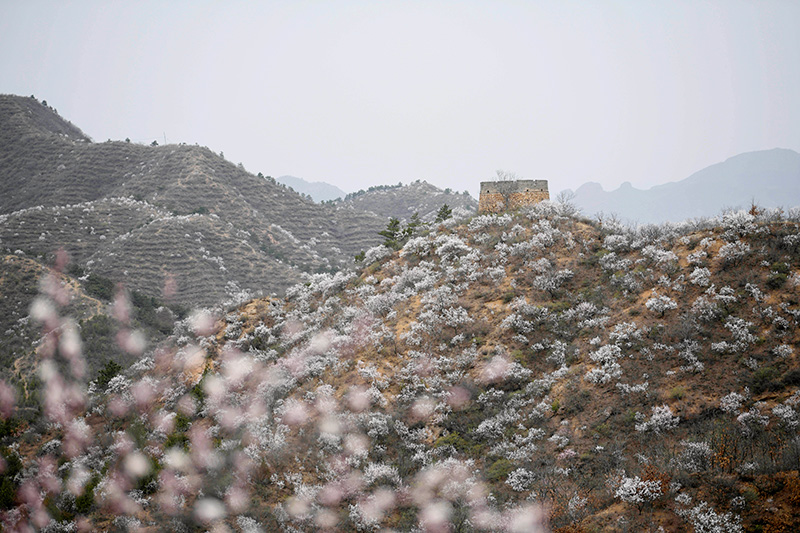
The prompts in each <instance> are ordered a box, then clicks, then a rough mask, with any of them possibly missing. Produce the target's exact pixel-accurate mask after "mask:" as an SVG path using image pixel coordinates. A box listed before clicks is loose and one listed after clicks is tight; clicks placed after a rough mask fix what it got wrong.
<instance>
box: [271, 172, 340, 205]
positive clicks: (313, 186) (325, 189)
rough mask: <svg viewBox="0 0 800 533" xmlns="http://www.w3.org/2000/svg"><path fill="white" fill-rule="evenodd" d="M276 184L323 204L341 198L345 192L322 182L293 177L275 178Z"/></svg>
mask: <svg viewBox="0 0 800 533" xmlns="http://www.w3.org/2000/svg"><path fill="white" fill-rule="evenodd" d="M277 180H278V183H283V184H284V185H286V186H288V187H291V188H292V189H294V190H295V191H297V192H299V193H300V194H305V195H307V196H310V197H311V198H312V199H313V200H314V201H315V202H325V201H327V200H335V199H337V198H342V197H343V196H344V195H345V192H344V191H343V190H342V189H340V188H339V187H337V186H335V185H331V184H330V183H325V182H324V181H314V182H308V181H306V180H304V179H302V178H296V177H294V176H281V177H279V178H277Z"/></svg>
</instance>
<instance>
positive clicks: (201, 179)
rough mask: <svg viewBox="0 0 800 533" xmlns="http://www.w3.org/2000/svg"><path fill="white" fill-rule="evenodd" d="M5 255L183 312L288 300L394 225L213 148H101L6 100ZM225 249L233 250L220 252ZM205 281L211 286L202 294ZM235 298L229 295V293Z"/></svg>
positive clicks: (40, 108)
mask: <svg viewBox="0 0 800 533" xmlns="http://www.w3.org/2000/svg"><path fill="white" fill-rule="evenodd" d="M0 184H1V185H2V189H3V191H4V192H5V194H3V195H2V196H0V246H2V247H3V248H4V249H5V250H7V251H9V252H11V251H14V250H17V249H19V250H23V251H24V252H25V253H29V254H32V255H46V254H52V253H53V252H54V251H55V250H57V249H58V248H60V247H63V248H64V249H66V250H67V252H69V254H70V255H71V256H73V258H74V259H75V260H77V261H79V262H81V263H82V264H84V265H85V266H87V267H88V268H89V269H90V270H96V271H97V273H98V274H101V275H103V276H106V277H109V278H111V279H113V280H116V281H123V280H125V281H126V282H131V283H133V286H134V288H136V289H138V290H141V291H144V292H146V293H147V294H149V295H151V296H159V297H160V296H161V294H162V289H163V287H164V283H165V281H167V280H175V282H176V283H177V286H178V290H177V294H176V295H175V298H176V299H177V300H178V301H180V302H181V303H187V304H201V305H211V304H213V303H215V302H218V301H219V300H220V299H222V298H225V297H229V296H230V292H231V287H233V289H232V290H234V291H237V290H238V289H236V288H237V287H238V288H239V289H241V290H247V291H251V292H256V291H263V292H266V293H270V292H273V291H274V292H281V291H282V290H284V289H285V288H286V287H287V286H289V285H291V284H293V283H296V282H297V281H299V280H300V275H301V273H303V272H318V271H329V270H338V269H339V268H341V267H343V266H345V265H348V264H351V263H352V258H353V256H354V254H355V253H357V252H359V251H360V250H362V249H364V248H368V247H369V246H372V245H374V244H375V243H377V242H378V241H379V237H378V236H377V232H378V231H379V230H380V229H382V227H383V226H385V220H384V219H382V218H379V217H376V216H373V215H370V214H368V213H363V212H360V211H356V210H352V209H346V208H338V209H337V208H334V207H332V206H320V205H317V204H315V203H314V202H312V201H311V200H309V199H306V198H304V197H302V196H300V195H299V194H297V193H295V192H293V191H290V190H289V189H287V188H286V187H285V186H282V185H279V184H278V183H277V182H275V180H274V179H272V178H269V177H263V176H262V175H260V174H259V175H253V174H251V173H249V172H247V171H245V170H244V169H243V168H241V167H237V166H235V165H233V164H231V163H230V162H228V161H225V160H224V159H223V158H222V157H220V156H218V155H216V154H214V153H213V152H211V151H210V150H208V149H207V148H201V147H198V146H186V145H168V146H142V145H138V144H133V143H128V142H111V141H109V142H103V143H93V142H91V141H90V140H89V139H88V138H86V136H84V135H83V134H81V133H80V131H79V130H77V128H75V127H74V126H72V125H70V124H69V123H67V122H65V121H64V120H62V119H61V118H60V117H58V116H57V115H56V114H55V113H54V112H53V110H52V109H50V108H48V107H45V106H44V105H42V104H40V103H39V102H37V101H36V100H34V99H32V98H23V97H17V96H8V95H4V96H0ZM209 241H213V242H214V243H217V244H216V246H217V247H218V246H220V245H221V243H222V242H223V241H224V242H227V243H233V246H228V245H227V244H226V245H225V250H224V251H223V250H211V247H213V246H215V244H208V242H209ZM197 280H202V283H203V285H200V286H198V285H197V284H196V281H197ZM226 287H227V289H226Z"/></svg>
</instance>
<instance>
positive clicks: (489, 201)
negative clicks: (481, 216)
mask: <svg viewBox="0 0 800 533" xmlns="http://www.w3.org/2000/svg"><path fill="white" fill-rule="evenodd" d="M549 199H550V193H549V191H548V189H547V180H517V181H483V182H481V195H480V200H479V201H478V213H502V212H504V211H514V210H516V209H520V208H522V207H526V206H529V205H533V204H537V203H539V202H541V201H542V200H549Z"/></svg>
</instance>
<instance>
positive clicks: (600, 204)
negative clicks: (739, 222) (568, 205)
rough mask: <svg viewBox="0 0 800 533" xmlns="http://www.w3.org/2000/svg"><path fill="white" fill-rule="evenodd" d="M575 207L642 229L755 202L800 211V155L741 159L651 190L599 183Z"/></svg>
mask: <svg viewBox="0 0 800 533" xmlns="http://www.w3.org/2000/svg"><path fill="white" fill-rule="evenodd" d="M574 201H575V203H576V204H577V205H578V206H580V207H581V209H582V210H583V212H584V213H586V214H588V215H590V216H593V215H595V214H596V213H601V212H602V213H604V214H605V215H609V214H611V213H615V214H617V215H618V216H620V217H621V218H622V219H624V220H626V221H630V222H638V223H642V224H644V223H660V222H666V221H671V222H680V221H682V220H686V219H689V218H700V217H713V216H715V215H716V214H717V213H719V212H721V211H722V210H723V209H726V208H727V209H730V208H745V207H748V206H750V205H751V203H753V202H755V203H756V204H757V205H759V206H761V207H765V208H775V207H783V208H791V207H798V206H800V154H798V153H797V152H794V151H792V150H785V149H780V148H776V149H773V150H764V151H760V152H749V153H745V154H740V155H737V156H735V157H731V158H730V159H728V160H726V161H724V162H722V163H718V164H716V165H712V166H710V167H708V168H705V169H703V170H700V171H699V172H696V173H694V174H692V175H691V176H689V177H688V178H686V179H684V180H681V181H678V182H673V183H665V184H663V185H657V186H655V187H652V188H650V189H647V190H640V189H636V188H634V187H633V186H632V185H631V184H630V183H624V184H622V185H621V186H620V187H619V188H618V189H616V190H614V191H610V192H607V191H604V190H603V188H602V186H601V185H600V184H599V183H586V184H584V185H581V186H580V187H579V188H578V189H577V190H576V191H575V198H574Z"/></svg>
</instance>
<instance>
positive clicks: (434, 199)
mask: <svg viewBox="0 0 800 533" xmlns="http://www.w3.org/2000/svg"><path fill="white" fill-rule="evenodd" d="M331 203H332V204H333V205H336V206H340V207H351V208H353V209H358V210H360V211H367V212H369V213H375V214H377V215H379V216H381V217H384V218H389V217H394V218H396V219H398V220H409V219H410V218H411V217H412V216H413V215H414V213H419V216H420V218H421V219H422V220H424V221H425V222H432V221H433V220H434V219H436V213H437V212H438V211H439V209H440V208H441V207H442V205H443V204H447V205H448V206H449V207H450V208H451V209H456V208H458V209H463V210H464V212H465V213H467V214H471V213H476V212H477V211H478V202H477V201H476V200H475V199H474V198H473V197H472V196H470V195H469V193H467V192H463V193H459V192H454V191H452V190H450V189H445V190H442V189H440V188H438V187H436V186H435V185H431V184H430V183H428V182H427V181H421V180H417V181H414V182H412V183H409V184H407V185H402V184H398V185H382V186H376V187H370V188H369V189H368V190H366V191H363V190H362V191H358V192H356V193H352V194H348V195H347V196H345V197H344V198H342V199H338V200H334V201H333V202H331Z"/></svg>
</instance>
